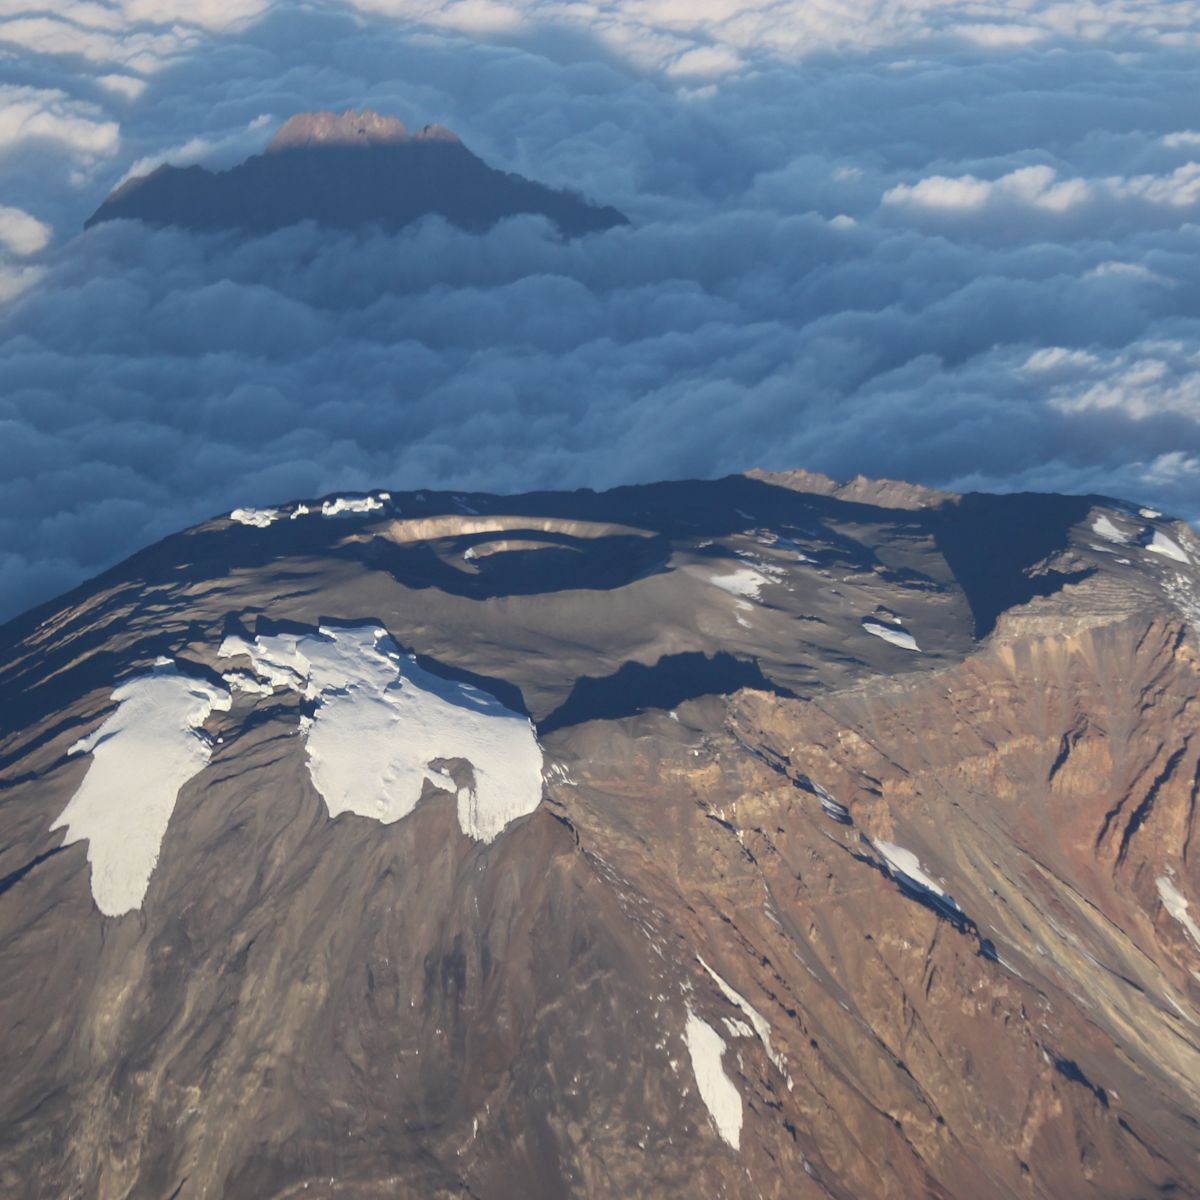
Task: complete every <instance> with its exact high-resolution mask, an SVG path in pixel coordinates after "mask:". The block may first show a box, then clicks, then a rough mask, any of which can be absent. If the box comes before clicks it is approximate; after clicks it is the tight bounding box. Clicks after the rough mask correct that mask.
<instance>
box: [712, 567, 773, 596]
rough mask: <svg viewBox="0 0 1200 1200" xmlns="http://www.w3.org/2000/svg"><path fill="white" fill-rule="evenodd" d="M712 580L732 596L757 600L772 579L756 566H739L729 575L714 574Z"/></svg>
mask: <svg viewBox="0 0 1200 1200" xmlns="http://www.w3.org/2000/svg"><path fill="white" fill-rule="evenodd" d="M711 582H712V583H713V584H715V585H716V586H717V587H719V588H720V589H721V590H722V591H723V592H728V593H729V594H730V595H731V596H740V597H742V598H744V599H746V600H757V599H758V597H759V593H760V592H761V591H762V589H763V588H764V587H765V586H766V585H767V584H768V583H770V582H771V581H770V580H769V579H768V578H767V577H766V576H765V575H764V574H763V573H762V572H761V571H758V570H755V568H754V567H738V569H737V570H736V571H731V572H729V573H728V574H727V575H714V576H712V579H711Z"/></svg>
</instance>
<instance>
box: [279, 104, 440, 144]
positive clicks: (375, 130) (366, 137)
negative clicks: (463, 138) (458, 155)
mask: <svg viewBox="0 0 1200 1200" xmlns="http://www.w3.org/2000/svg"><path fill="white" fill-rule="evenodd" d="M458 140H459V139H458V135H457V134H455V133H452V132H451V131H450V130H449V129H447V128H446V127H445V126H444V125H426V126H425V128H424V129H422V130H420V131H419V132H418V133H415V134H413V133H409V132H408V129H407V128H406V126H405V124H404V122H403V121H401V120H400V118H399V117H386V116H383V115H382V114H380V113H377V112H372V111H371V110H370V109H369V108H364V109H362V110H361V111H356V110H355V109H353V108H348V109H347V110H346V111H345V112H343V113H335V112H311V113H297V114H296V115H295V116H294V117H288V119H287V120H286V121H284V123H283V124H282V125H280V127H279V128H278V129H277V130H276V131H275V134H274V136H273V137H272V138H271V141H270V144H269V145H268V146H267V153H268V154H272V153H278V152H280V151H282V150H299V149H311V148H313V147H317V146H377V145H405V144H407V143H409V142H428V141H443V142H457V141H458Z"/></svg>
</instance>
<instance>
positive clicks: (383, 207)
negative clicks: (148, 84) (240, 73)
mask: <svg viewBox="0 0 1200 1200" xmlns="http://www.w3.org/2000/svg"><path fill="white" fill-rule="evenodd" d="M522 213H531V214H538V215H541V216H545V217H547V218H548V219H549V220H550V221H551V222H553V224H554V225H555V226H556V227H557V228H558V230H559V232H560V233H562V234H563V235H565V236H567V237H578V236H581V235H583V234H586V233H595V232H599V231H601V230H605V229H611V228H612V227H613V226H616V225H627V224H628V223H629V222H628V221H627V220H626V218H625V216H624V215H623V214H621V213H620V212H618V211H617V210H616V209H615V208H611V207H601V206H599V205H595V204H591V203H590V202H588V201H587V200H585V199H584V198H583V197H582V196H578V195H576V194H575V193H573V192H570V191H564V190H560V189H556V188H551V187H546V186H545V185H543V184H540V183H535V182H534V181H533V180H529V179H525V178H523V177H522V176H520V175H514V174H510V173H508V172H505V171H498V170H496V169H495V168H493V167H490V166H488V165H487V164H486V163H485V162H483V161H482V159H480V158H478V157H476V156H475V155H474V154H472V153H471V151H470V150H468V149H467V148H466V146H464V145H463V144H462V142H461V141H460V140H459V139H458V137H457V136H456V135H455V134H454V133H452V132H451V131H450V130H448V129H446V128H444V127H443V126H441V125H427V126H426V127H425V128H424V129H422V130H420V131H419V132H417V133H415V134H410V133H409V132H408V130H407V129H406V128H405V126H404V123H403V122H402V121H400V120H398V119H397V118H395V117H387V116H382V115H380V114H379V113H375V112H371V111H370V110H369V109H363V110H361V111H356V110H354V109H348V110H347V111H346V112H344V113H341V114H337V113H332V112H316V113H300V114H298V115H296V116H293V117H290V118H289V119H288V120H287V121H285V122H284V124H283V125H282V126H281V127H280V128H279V129H278V130H277V131H276V133H275V136H274V137H273V138H272V140H271V143H270V145H269V146H268V148H267V151H266V153H264V154H256V155H253V156H252V157H250V158H248V159H246V161H245V162H243V163H239V164H238V165H237V166H235V167H232V168H231V169H230V170H228V171H209V170H207V169H206V168H204V167H198V166H191V167H175V166H171V165H164V166H161V167H159V168H157V170H155V171H152V172H151V173H150V174H149V175H138V176H135V177H134V178H132V179H128V180H126V181H125V182H124V183H123V184H121V185H120V187H118V188H117V189H116V190H115V191H113V192H112V193H111V195H109V196H108V197H107V199H106V200H105V201H104V203H103V204H101V205H100V207H99V208H98V209H97V210H96V211H95V212H94V213H93V214H92V215H91V216H90V217H89V218H88V220H87V221H86V222H85V225H84V227H85V228H91V227H92V226H93V225H97V224H100V223H101V222H104V221H113V220H122V219H124V220H137V221H142V222H145V223H146V224H149V225H155V226H163V225H174V226H178V227H181V228H184V229H191V230H196V231H212V230H242V231H245V232H250V233H266V232H269V231H271V230H276V229H284V228H286V227H287V226H289V225H295V224H296V223H298V222H300V221H314V222H316V223H317V224H318V225H321V226H323V227H327V228H334V229H360V228H369V227H378V228H383V229H388V230H395V229H400V228H402V227H403V226H405V225H409V224H411V223H412V222H414V221H417V220H419V219H420V218H421V217H425V216H440V217H442V218H443V219H445V220H446V221H448V222H449V223H450V224H452V225H457V226H459V227H461V228H463V229H466V230H470V231H472V232H481V231H483V230H486V229H489V228H491V227H492V226H493V225H495V224H496V222H497V221H501V220H503V219H504V218H505V217H512V216H517V215H519V214H522Z"/></svg>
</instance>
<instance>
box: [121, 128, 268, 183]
mask: <svg viewBox="0 0 1200 1200" xmlns="http://www.w3.org/2000/svg"><path fill="white" fill-rule="evenodd" d="M276 124H278V122H273V121H272V118H271V116H270V114H268V113H260V114H259V115H258V116H257V117H255V118H254V120H252V121H250V122H249V123H248V124H247V125H246V126H245V127H244V128H242V129H235V130H233V131H231V132H229V133H227V134H224V135H222V136H218V137H211V138H207V137H193V138H188V140H187V141H186V142H181V143H180V144H179V145H177V146H168V147H166V148H165V149H163V150H158V151H156V152H155V153H154V154H147V155H146V156H145V157H144V158H139V159H137V161H135V162H134V163H132V164H131V165H130V167H129V169H128V170H127V171H126V172H125V174H124V175H123V176H122V177H121V180H120V183H124V182H125V180H126V179H131V178H132V177H133V176H135V175H149V174H150V172H151V171H153V170H155V169H156V168H157V167H161V166H162V165H163V164H164V163H172V164H173V165H175V166H177V167H190V166H192V165H193V164H195V163H203V164H205V165H206V166H210V167H212V166H217V167H220V166H232V165H233V164H234V163H236V162H240V161H241V160H242V159H244V158H247V157H248V156H249V155H251V154H256V153H258V152H259V151H260V150H262V149H263V147H264V146H265V145H266V144H267V142H268V141H269V140H270V137H271V134H272V132H273V131H274V128H275V125H276Z"/></svg>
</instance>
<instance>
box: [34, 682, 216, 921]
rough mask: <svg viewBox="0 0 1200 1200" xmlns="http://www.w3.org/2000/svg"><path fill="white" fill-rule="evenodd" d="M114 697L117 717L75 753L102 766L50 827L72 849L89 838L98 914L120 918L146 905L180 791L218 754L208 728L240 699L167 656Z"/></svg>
mask: <svg viewBox="0 0 1200 1200" xmlns="http://www.w3.org/2000/svg"><path fill="white" fill-rule="evenodd" d="M112 698H113V699H114V700H115V701H116V702H117V709H116V711H115V712H114V713H112V714H111V715H110V716H109V717H108V719H107V720H106V721H104V722H103V724H101V725H100V726H99V728H97V729H96V730H94V731H93V732H92V733H90V734H89V735H88V736H87V737H85V738H80V740H79V741H77V742H76V743H75V744H74V745H73V746H72V747H71V748H70V749H69V750H68V751H67V753H68V754H88V753H90V754H91V756H92V762H91V766H90V767H89V768H88V773H87V774H86V775H85V776H84V778H83V783H82V784H80V786H79V790H78V791H77V792H76V793H75V795H74V796H73V797H72V798H71V800H70V802H69V803H68V804H67V807H66V808H64V809H63V811H62V812H61V813H60V814H59V816H58V819H57V820H56V821H55V822H54V824H53V825H51V826H50V828H51V829H62V828H65V829H66V831H67V835H66V838H65V839H64V841H63V845H64V846H69V845H71V844H72V843H73V842H78V841H82V840H84V839H86V840H87V843H88V862H89V863H91V866H92V896H93V897H94V899H95V901H96V907H97V908H99V910H100V911H101V912H102V913H104V915H105V916H107V917H119V916H121V915H123V914H124V913H127V912H130V911H132V910H133V909H135V908H140V907H141V906H142V901H143V900H144V899H145V896H146V889H147V888H148V887H149V886H150V876H151V875H152V874H153V872H154V868H155V865H156V864H157V863H158V854H159V850H160V849H161V848H162V840H163V836H164V835H165V834H166V832H167V825H168V823H169V822H170V820H171V814H172V813H173V812H174V811H175V801H176V799H177V798H178V795H179V790H180V788H182V787H183V785H184V784H185V783H187V781H188V780H189V779H191V778H192V777H193V776H195V775H197V774H199V773H200V771H201V770H203V768H204V766H205V764H206V763H207V762H208V760H209V756H210V755H211V753H212V748H211V746H210V745H209V743H208V741H207V740H206V739H205V738H204V736H203V735H202V733H201V732H200V727H201V726H202V725H203V724H204V722H205V721H206V720H207V719H208V717H209V714H210V713H212V711H213V710H214V709H217V710H219V711H221V712H226V711H228V709H229V708H230V706H231V703H232V700H231V697H230V695H229V693H228V692H227V691H225V690H224V689H223V688H218V687H216V686H214V685H213V684H211V683H209V682H207V681H206V680H203V679H193V678H192V677H191V676H188V675H183V674H181V673H180V671H179V669H178V668H177V667H176V666H175V664H174V663H173V662H171V660H170V659H164V658H160V659H159V660H158V662H157V663H156V665H155V666H154V668H153V670H151V671H150V673H149V674H147V675H139V676H137V677H136V678H134V679H129V680H127V681H126V682H125V683H123V684H121V685H120V687H118V688H116V689H115V690H114V691H113V694H112Z"/></svg>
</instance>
